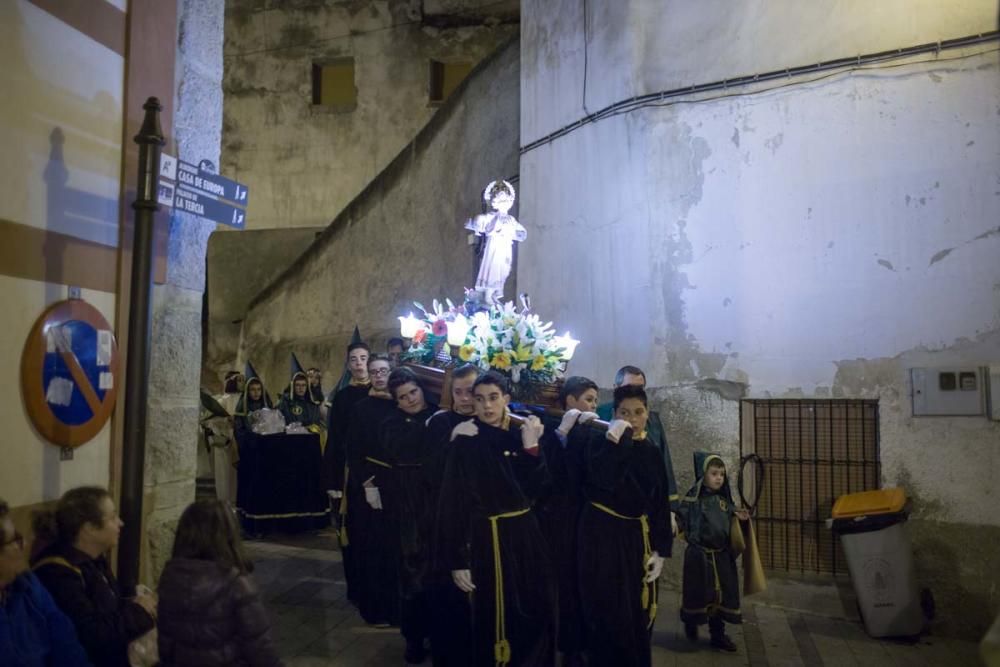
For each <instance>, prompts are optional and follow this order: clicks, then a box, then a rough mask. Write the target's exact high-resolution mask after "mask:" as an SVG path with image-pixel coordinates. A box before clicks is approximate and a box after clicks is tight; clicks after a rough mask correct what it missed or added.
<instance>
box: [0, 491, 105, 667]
mask: <svg viewBox="0 0 1000 667" xmlns="http://www.w3.org/2000/svg"><path fill="white" fill-rule="evenodd" d="M7 513H8V507H7V503H5V502H4V501H2V500H0V664H2V665H5V666H6V667H57V666H58V667H63V666H65V667H84V666H86V665H90V661H89V660H87V654H86V653H85V652H84V650H83V647H82V646H80V642H79V641H77V638H76V632H75V631H74V630H73V623H72V622H70V620H69V619H68V618H66V615H65V614H63V613H62V612H61V611H59V608H58V607H56V603H55V602H53V601H52V596H50V595H49V593H48V591H46V590H45V587H44V586H42V584H41V582H39V581H38V578H37V577H35V575H33V574H32V573H31V572H29V571H28V558H27V556H26V555H25V553H24V538H23V537H22V536H21V534H20V533H18V532H17V530H16V529H15V528H14V523H13V522H12V521H11V520H10V517H9V516H8V515H7Z"/></svg>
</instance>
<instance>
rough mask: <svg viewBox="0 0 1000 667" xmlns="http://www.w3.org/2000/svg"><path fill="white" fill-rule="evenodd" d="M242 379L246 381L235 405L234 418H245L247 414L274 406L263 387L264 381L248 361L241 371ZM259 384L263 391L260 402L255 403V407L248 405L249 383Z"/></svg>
mask: <svg viewBox="0 0 1000 667" xmlns="http://www.w3.org/2000/svg"><path fill="white" fill-rule="evenodd" d="M243 377H245V378H246V380H245V381H244V383H243V393H242V394H241V395H240V400H239V402H238V403H237V404H236V416H237V417H246V416H247V415H248V414H249V413H251V412H253V411H254V410H260V409H261V408H271V407H274V405H273V404H272V403H271V397H270V396H269V395H268V393H267V387H266V386H264V380H262V379H261V377H260V374H258V373H257V369H256V368H254V367H253V364H252V363H250V360H249V359H248V360H247V363H246V368H245V369H244V370H243ZM251 381H253V382H259V383H260V386H261V389H262V390H263V392H262V394H261V400H260V401H258V402H257V404H256V407H255V406H254V405H250V403H251V402H252V401H250V397H249V395H248V393H247V391H248V390H249V389H250V382H251Z"/></svg>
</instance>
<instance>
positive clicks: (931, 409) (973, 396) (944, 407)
mask: <svg viewBox="0 0 1000 667" xmlns="http://www.w3.org/2000/svg"><path fill="white" fill-rule="evenodd" d="M987 381H988V373H987V369H985V368H979V367H976V366H967V367H959V366H948V367H938V368H911V369H910V382H911V385H912V387H913V415H914V416H915V417H919V416H928V417H931V416H959V417H966V416H967V417H976V416H980V415H983V414H985V412H986V396H987Z"/></svg>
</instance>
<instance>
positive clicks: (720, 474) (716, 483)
mask: <svg viewBox="0 0 1000 667" xmlns="http://www.w3.org/2000/svg"><path fill="white" fill-rule="evenodd" d="M725 481H726V469H725V468H709V469H708V470H706V471H705V486H707V487H708V488H709V489H711V490H712V491H718V490H719V489H721V488H722V483H723V482H725Z"/></svg>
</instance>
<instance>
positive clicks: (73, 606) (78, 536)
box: [32, 486, 156, 667]
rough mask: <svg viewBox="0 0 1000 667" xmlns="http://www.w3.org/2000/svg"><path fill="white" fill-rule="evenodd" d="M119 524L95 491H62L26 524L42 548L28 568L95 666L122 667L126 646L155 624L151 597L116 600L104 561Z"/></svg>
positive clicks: (102, 493)
mask: <svg viewBox="0 0 1000 667" xmlns="http://www.w3.org/2000/svg"><path fill="white" fill-rule="evenodd" d="M122 525H124V524H122V520H121V519H119V518H118V511H117V510H116V509H115V503H114V500H112V498H111V495H110V494H109V493H108V491H107V490H106V489H102V488H100V487H97V486H82V487H78V488H76V489H71V490H69V491H67V492H66V493H65V494H64V495H63V497H62V498H61V499H60V500H59V504H58V505H57V506H56V509H55V510H50V511H45V512H38V513H36V514H35V516H34V520H33V522H32V527H33V528H34V531H35V541H36V546H37V545H43V546H42V547H41V548H40V549H36V551H37V555H36V556H35V557H34V558H33V559H32V569H33V570H34V571H35V574H36V575H38V578H39V580H41V582H42V584H44V585H45V588H46V589H48V591H49V593H50V594H51V595H52V599H54V600H55V601H56V605H58V606H59V609H61V610H62V612H63V613H64V614H66V615H67V616H69V618H70V620H71V621H73V625H74V626H76V634H77V636H78V637H79V638H80V642H81V643H82V644H83V647H84V648H85V649H86V650H87V655H88V656H89V657H90V661H91V662H93V663H94V664H95V665H97V667H126V666H127V665H128V664H129V663H128V645H129V643H130V642H131V641H133V640H135V639H138V638H139V637H141V636H142V635H144V634H146V633H147V632H149V631H150V630H152V629H153V627H154V626H155V625H156V599H155V597H153V596H148V597H139V598H135V599H133V600H129V599H126V598H124V597H122V595H121V591H120V590H119V589H118V582H117V581H116V580H115V576H114V574H112V573H111V568H110V567H109V566H108V561H107V559H106V558H105V554H106V553H107V552H108V551H109V550H110V549H111V548H112V547H114V546H115V545H116V544H118V535H119V533H120V532H121V529H122Z"/></svg>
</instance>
